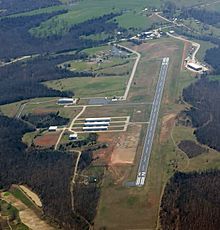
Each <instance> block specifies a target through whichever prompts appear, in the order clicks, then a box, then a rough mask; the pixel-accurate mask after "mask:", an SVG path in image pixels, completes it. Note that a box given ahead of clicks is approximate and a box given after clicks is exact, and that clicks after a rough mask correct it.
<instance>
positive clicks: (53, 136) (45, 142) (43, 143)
mask: <svg viewBox="0 0 220 230" xmlns="http://www.w3.org/2000/svg"><path fill="white" fill-rule="evenodd" d="M59 135H60V132H54V133H46V134H44V135H43V136H40V137H37V138H36V139H35V140H34V144H35V145H37V146H40V147H51V146H53V145H55V144H56V142H57V140H58V138H59Z"/></svg>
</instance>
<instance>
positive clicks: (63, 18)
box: [31, 0, 160, 37]
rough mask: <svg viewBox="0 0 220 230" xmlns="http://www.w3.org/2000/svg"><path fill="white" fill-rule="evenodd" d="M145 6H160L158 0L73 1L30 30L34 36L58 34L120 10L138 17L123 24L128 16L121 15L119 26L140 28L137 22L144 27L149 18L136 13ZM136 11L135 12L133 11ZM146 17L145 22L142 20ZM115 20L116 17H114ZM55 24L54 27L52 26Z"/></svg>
mask: <svg viewBox="0 0 220 230" xmlns="http://www.w3.org/2000/svg"><path fill="white" fill-rule="evenodd" d="M146 5H147V6H152V7H157V8H159V7H160V0H156V1H154V2H153V3H152V1H150V0H147V1H145V0H137V1H135V2H134V1H131V0H129V1H124V0H119V1H115V0H114V1H107V0H104V1H102V4H100V2H99V1H98V0H95V1H94V0H84V1H81V2H80V3H75V4H74V7H72V8H70V9H69V10H68V12H67V13H64V14H60V15H58V16H55V17H53V18H52V19H49V20H47V21H46V22H43V23H41V25H40V26H38V27H36V28H34V29H32V30H31V33H32V34H34V35H35V36H39V35H41V36H43V37H45V36H47V35H49V34H50V35H51V34H60V33H65V32H66V31H68V29H69V28H70V27H71V26H73V25H75V24H78V23H82V22H84V21H86V20H89V19H92V18H95V17H96V18H97V17H100V16H103V15H105V14H109V13H111V12H112V13H119V12H120V11H122V10H126V11H130V12H131V13H130V14H133V15H135V17H137V18H138V20H136V21H134V22H133V21H132V20H130V25H129V24H128V23H126V24H125V21H124V19H126V18H127V17H128V16H127V15H126V14H125V16H123V17H122V19H119V20H118V22H119V26H121V27H125V28H128V27H134V26H136V27H138V28H140V25H139V22H141V28H142V29H143V28H146V27H147V25H148V24H149V19H147V18H146V17H144V16H141V15H138V12H140V11H141V10H143V9H144V8H145V7H146ZM134 12H136V13H134ZM145 18H146V23H144V22H143V21H144V20H145ZM116 20H117V19H116ZM54 25H56V29H55V28H54Z"/></svg>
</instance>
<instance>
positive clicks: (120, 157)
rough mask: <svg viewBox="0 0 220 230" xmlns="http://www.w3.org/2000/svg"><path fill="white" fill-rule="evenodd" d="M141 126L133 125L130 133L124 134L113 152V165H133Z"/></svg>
mask: <svg viewBox="0 0 220 230" xmlns="http://www.w3.org/2000/svg"><path fill="white" fill-rule="evenodd" d="M140 132H141V125H132V126H130V127H129V129H128V132H126V133H122V134H121V135H120V136H119V138H118V141H117V144H116V146H115V148H114V149H113V152H112V157H111V163H112V164H132V163H133V162H134V158H135V154H136V150H137V145H138V141H139V136H140Z"/></svg>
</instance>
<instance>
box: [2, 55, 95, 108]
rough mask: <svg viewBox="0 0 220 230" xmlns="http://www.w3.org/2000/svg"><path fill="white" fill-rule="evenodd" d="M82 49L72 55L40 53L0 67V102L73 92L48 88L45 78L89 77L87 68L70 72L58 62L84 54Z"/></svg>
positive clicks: (5, 102)
mask: <svg viewBox="0 0 220 230" xmlns="http://www.w3.org/2000/svg"><path fill="white" fill-rule="evenodd" d="M85 57H86V55H85V54H83V53H79V54H73V55H55V56H50V55H43V56H38V57H36V58H33V59H31V60H30V61H25V62H17V63H13V64H10V65H6V66H4V67H0V82H1V84H0V104H7V103H10V102H14V101H19V100H24V99H29V98H35V97H45V96H46V97H54V96H58V97H59V96H60V97H63V96H73V94H72V93H68V92H61V91H57V90H53V89H49V88H47V87H46V86H44V85H43V84H41V83H42V82H44V81H49V80H56V79H61V78H68V77H88V76H92V75H93V74H92V73H90V72H86V71H82V72H77V71H76V72H71V71H69V70H67V69H65V68H62V67H58V66H57V65H58V64H60V63H63V62H65V61H68V60H76V59H81V58H85Z"/></svg>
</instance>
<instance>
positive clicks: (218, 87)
mask: <svg viewBox="0 0 220 230" xmlns="http://www.w3.org/2000/svg"><path fill="white" fill-rule="evenodd" d="M219 92H220V82H219V81H212V80H209V79H208V78H201V79H200V80H198V81H197V82H195V83H194V84H191V85H190V86H189V87H187V88H185V89H184V90H183V99H184V100H185V101H186V102H187V103H189V104H191V105H192V107H191V108H189V109H188V110H187V111H186V113H187V115H188V116H189V117H190V118H191V120H192V125H193V127H194V128H196V130H195V131H194V134H195V135H196V137H197V140H198V141H199V142H200V143H202V144H205V145H208V146H209V147H211V148H214V149H216V150H218V151H220V138H219V137H220V106H219V101H220V94H219Z"/></svg>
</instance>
